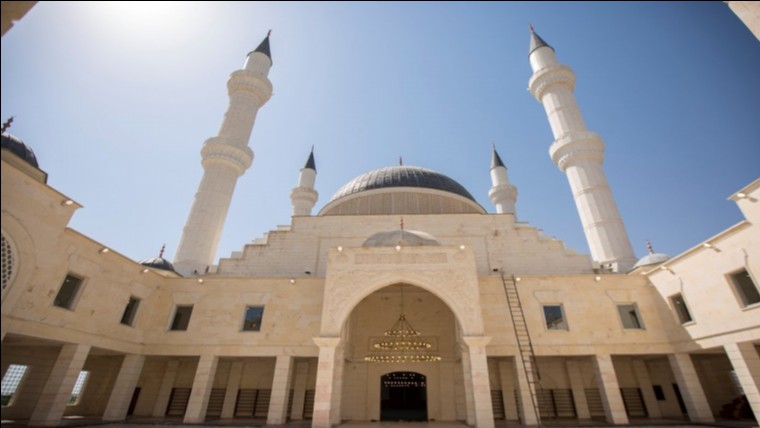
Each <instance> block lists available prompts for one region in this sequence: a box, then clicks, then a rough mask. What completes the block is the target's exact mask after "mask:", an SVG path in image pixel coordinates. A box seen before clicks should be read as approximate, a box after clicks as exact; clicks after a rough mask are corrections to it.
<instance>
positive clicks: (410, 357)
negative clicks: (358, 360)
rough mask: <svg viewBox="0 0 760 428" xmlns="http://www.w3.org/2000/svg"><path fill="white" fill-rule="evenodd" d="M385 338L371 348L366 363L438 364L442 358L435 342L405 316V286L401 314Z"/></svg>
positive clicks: (365, 358) (386, 332)
mask: <svg viewBox="0 0 760 428" xmlns="http://www.w3.org/2000/svg"><path fill="white" fill-rule="evenodd" d="M383 336H384V337H383V338H382V339H380V340H379V341H377V342H375V343H374V344H373V345H372V346H371V351H370V353H369V354H368V355H367V356H366V357H364V361H367V362H372V363H421V362H438V361H441V359H442V358H441V356H440V355H438V353H436V352H434V351H435V349H434V348H435V346H434V344H433V341H432V340H430V339H429V338H426V337H424V336H422V333H420V332H419V331H417V330H415V329H414V327H412V325H411V324H409V321H407V320H406V315H404V286H403V285H402V286H401V314H400V315H399V317H398V320H396V322H395V323H393V326H391V328H390V329H389V330H386V331H385V333H384V334H383Z"/></svg>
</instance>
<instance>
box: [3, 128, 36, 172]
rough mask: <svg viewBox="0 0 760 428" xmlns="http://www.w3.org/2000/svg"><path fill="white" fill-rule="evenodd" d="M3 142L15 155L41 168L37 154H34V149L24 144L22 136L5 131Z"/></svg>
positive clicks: (4, 146)
mask: <svg viewBox="0 0 760 428" xmlns="http://www.w3.org/2000/svg"><path fill="white" fill-rule="evenodd" d="M2 144H3V148H4V149H6V150H10V151H11V153H13V154H14V155H16V156H18V157H20V158H21V159H23V160H24V161H26V163H28V164H29V165H31V166H33V167H35V168H39V167H40V165H39V164H38V163H37V156H35V155H34V152H33V151H32V149H30V148H29V146H27V145H26V144H24V142H23V141H21V139H20V138H18V137H16V136H15V135H11V134H8V133H5V132H3V134H2Z"/></svg>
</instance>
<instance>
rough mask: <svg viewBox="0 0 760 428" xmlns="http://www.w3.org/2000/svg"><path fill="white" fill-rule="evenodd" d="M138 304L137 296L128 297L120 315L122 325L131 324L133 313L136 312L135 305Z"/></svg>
mask: <svg viewBox="0 0 760 428" xmlns="http://www.w3.org/2000/svg"><path fill="white" fill-rule="evenodd" d="M138 306H140V299H138V298H137V297H134V296H132V297H130V298H129V303H127V307H126V308H124V314H122V316H121V323H122V324H124V325H132V322H133V321H134V320H135V314H136V313H137V307H138Z"/></svg>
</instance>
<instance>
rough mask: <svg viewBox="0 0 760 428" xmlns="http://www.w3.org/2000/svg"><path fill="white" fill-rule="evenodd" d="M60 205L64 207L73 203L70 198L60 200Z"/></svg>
mask: <svg viewBox="0 0 760 428" xmlns="http://www.w3.org/2000/svg"><path fill="white" fill-rule="evenodd" d="M61 205H63V206H64V207H69V206H71V205H74V201H72V200H71V199H66V200H64V201H61Z"/></svg>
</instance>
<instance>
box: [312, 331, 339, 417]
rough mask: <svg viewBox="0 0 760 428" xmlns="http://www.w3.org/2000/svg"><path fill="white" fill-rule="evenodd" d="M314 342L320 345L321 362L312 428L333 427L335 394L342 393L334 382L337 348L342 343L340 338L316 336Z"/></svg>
mask: <svg viewBox="0 0 760 428" xmlns="http://www.w3.org/2000/svg"><path fill="white" fill-rule="evenodd" d="M314 343H316V344H317V346H319V362H318V363H317V385H316V390H315V391H314V415H313V416H312V422H311V426H312V428H331V427H332V410H333V409H332V405H333V394H340V391H339V390H337V391H336V389H337V388H335V385H334V383H333V382H334V380H335V359H336V358H335V357H336V348H337V347H338V345H339V344H340V338H339V337H315V338H314Z"/></svg>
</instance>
